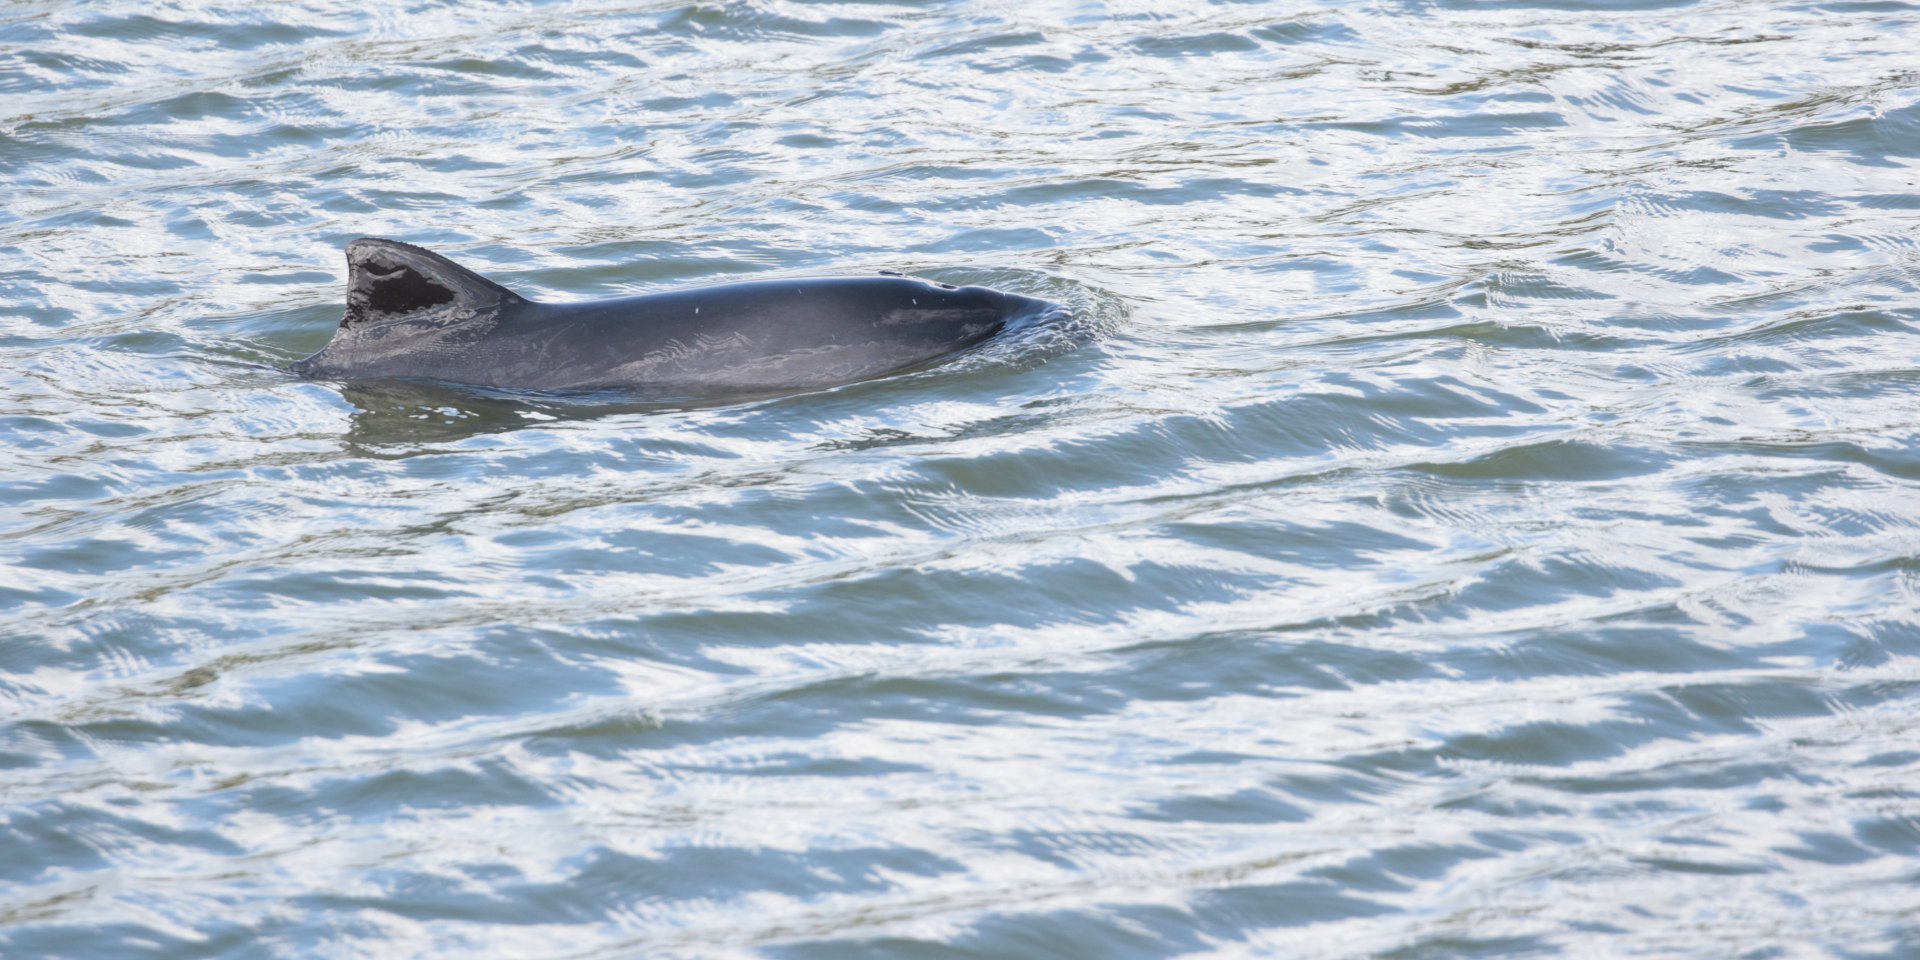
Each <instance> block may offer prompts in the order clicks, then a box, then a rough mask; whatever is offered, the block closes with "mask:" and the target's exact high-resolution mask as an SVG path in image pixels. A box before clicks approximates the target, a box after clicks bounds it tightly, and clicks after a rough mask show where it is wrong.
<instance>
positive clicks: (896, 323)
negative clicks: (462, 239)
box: [291, 239, 1065, 395]
mask: <svg viewBox="0 0 1920 960" xmlns="http://www.w3.org/2000/svg"><path fill="white" fill-rule="evenodd" d="M1064 313H1065V310H1064V308H1062V307H1060V306H1059V305H1057V304H1053V303H1048V302H1047V301H1044V300H1033V299H1029V298H1027V297H1021V296H1016V295H1014V294H1010V293H1001V292H1000V291H998V290H991V289H988V288H986V287H953V286H949V285H947V284H943V283H935V282H933V281H930V280H917V279H913V278H910V277H899V276H878V277H822V278H810V279H799V280H757V281H751V282H747V283H732V284H725V285H722V286H711V287H697V288H692V289H687V290H680V291H674V292H671V293H656V294H648V295H645V296H638V297H624V298H621V299H618V300H601V301H596V302H593V303H536V302H534V301H532V300H528V299H526V298H525V297H522V296H520V295H518V294H516V293H514V292H513V291H511V290H508V289H507V288H505V287H502V286H500V285H499V284H496V283H494V282H493V281H491V280H488V279H486V278H485V277H482V276H480V275H479V274H477V273H474V272H473V271H471V270H468V269H466V268H465V267H462V266H460V265H459V264H457V263H454V262H453V261H451V260H448V259H447V258H445V257H442V256H440V255H439V254H437V253H434V252H432V251H430V250H424V249H422V248H420V247H415V246H411V245H409V244H404V243H396V242H394V241H392V240H375V239H362V240H355V241H353V242H352V243H349V244H347V311H346V316H345V317H344V318H342V319H341V321H340V329H339V330H337V331H335V333H334V335H333V340H332V341H331V342H329V343H328V344H327V345H326V347H324V348H323V349H321V351H320V352H319V353H316V354H314V355H313V356H311V357H308V358H306V359H305V360H301V361H299V362H297V363H295V364H293V365H292V367H291V369H292V370H293V372H295V373H297V374H300V375H301V376H305V377H312V378H315V379H323V380H365V379H392V378H403V377H424V378H431V379H434V380H445V381H451V382H453V383H464V384H472V385H475V386H482V387H499V388H506V389H521V390H601V389H618V388H642V389H645V390H647V391H648V392H667V393H676V394H685V395H710V394H716V393H734V392H742V393H744V392H758V391H783V390H799V389H809V388H816V387H825V386H831V385H834V384H840V383H849V382H852V381H855V380H865V379H869V378H872V377H880V376H885V375H887V374H890V373H895V372H899V371H902V370H908V369H911V368H914V367H918V366H923V365H925V364H927V363H929V362H931V361H933V360H937V359H939V358H941V357H944V356H947V355H948V354H951V353H953V352H955V351H957V350H962V349H964V348H966V347H969V346H972V345H974V344H976V343H979V342H981V341H982V340H985V339H987V338H988V337H991V336H993V335H994V334H995V333H998V332H999V331H1000V330H1002V329H1004V328H1005V327H1007V326H1008V325H1009V324H1012V323H1017V322H1025V321H1027V320H1030V319H1036V318H1039V317H1042V316H1047V315H1050V314H1064Z"/></svg>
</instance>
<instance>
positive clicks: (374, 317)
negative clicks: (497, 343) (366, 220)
mask: <svg viewBox="0 0 1920 960" xmlns="http://www.w3.org/2000/svg"><path fill="white" fill-rule="evenodd" d="M523 301H524V298H523V297H521V296H520V295H518V294H516V293H514V292H513V291H511V290H508V289H507V288H506V287H503V286H501V285H499V284H497V283H494V282H493V281H492V280H488V279H487V278H486V277H483V276H481V275H479V274H477V273H474V272H473V271H472V270H468V269H467V268H466V267H463V266H461V265H459V264H457V263H454V262H453V261H452V260H448V259H447V258H446V257H443V256H441V255H439V254H437V253H434V252H433V251H431V250H428V249H426V248H424V247H416V246H414V245H413V244H410V243H400V242H399V241H396V240H381V239H377V238H374V237H362V238H360V239H358V240H355V241H353V242H352V243H349V244H347V313H346V316H344V317H342V318H340V326H342V327H357V326H362V325H365V324H371V323H381V322H385V321H389V320H398V319H403V318H404V319H406V320H410V321H419V322H424V323H431V324H434V325H436V326H446V325H448V324H453V323H459V322H461V321H462V320H466V319H469V318H472V317H475V316H479V315H480V314H482V313H486V312H489V311H491V310H493V309H494V308H497V307H499V306H501V305H502V304H508V303H516V302H523Z"/></svg>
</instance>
